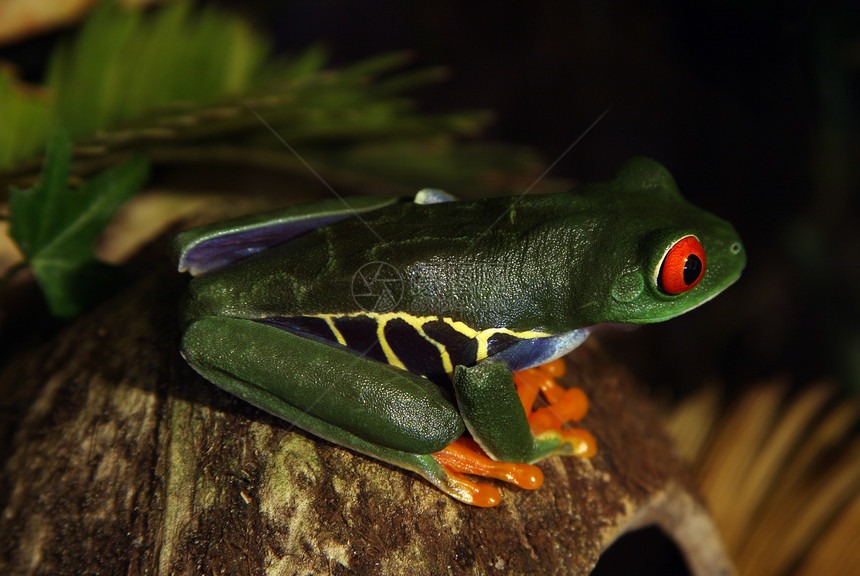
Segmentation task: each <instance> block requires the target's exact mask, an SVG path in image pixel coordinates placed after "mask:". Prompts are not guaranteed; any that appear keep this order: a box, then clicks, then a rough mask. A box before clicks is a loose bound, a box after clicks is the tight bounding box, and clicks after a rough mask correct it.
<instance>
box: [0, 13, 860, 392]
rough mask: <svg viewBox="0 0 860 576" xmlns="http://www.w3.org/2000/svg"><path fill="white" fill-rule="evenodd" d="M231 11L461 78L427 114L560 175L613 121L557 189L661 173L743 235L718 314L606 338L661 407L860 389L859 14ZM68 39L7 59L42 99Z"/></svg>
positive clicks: (290, 46) (301, 43) (265, 26)
mask: <svg viewBox="0 0 860 576" xmlns="http://www.w3.org/2000/svg"><path fill="white" fill-rule="evenodd" d="M213 3H217V4H220V5H224V6H227V7H228V8H229V9H231V10H233V11H237V12H240V13H242V14H244V15H245V16H246V17H247V18H248V19H249V20H250V21H251V22H253V23H254V24H255V25H256V26H257V27H258V28H260V29H261V30H263V31H264V32H266V33H267V34H269V35H270V36H271V37H272V38H273V39H274V41H275V47H276V50H277V51H278V52H280V53H296V52H299V51H301V50H303V49H304V48H306V47H308V46H309V45H311V44H314V43H319V42H322V43H323V44H324V45H326V46H327V47H328V48H329V50H330V53H331V56H332V61H333V63H334V64H335V65H337V64H347V63H352V62H355V61H357V60H359V59H362V58H365V57H368V56H372V55H376V54H379V53H381V52H386V51H392V50H409V51H410V52H411V53H412V54H413V55H414V59H415V66H416V67H420V66H428V65H439V64H444V65H446V66H448V67H449V69H450V79H449V81H448V82H446V83H443V84H441V85H438V86H433V87H430V88H427V89H425V90H422V91H420V92H419V93H417V94H415V96H416V97H417V98H418V99H419V100H420V101H421V105H422V106H423V107H424V108H425V109H427V110H457V109H474V108H481V109H490V110H493V111H494V112H495V115H496V122H495V124H494V126H493V127H492V128H491V129H490V130H489V131H488V133H487V134H486V135H485V136H486V137H487V138H490V139H496V140H503V141H507V142H512V143H518V144H527V145H531V146H533V147H535V148H536V149H537V150H539V151H540V153H541V154H542V156H543V157H544V158H545V159H546V165H547V166H549V164H550V163H552V162H553V161H554V160H556V159H557V158H558V157H559V155H560V154H561V153H562V152H563V151H564V150H565V149H566V148H567V147H568V146H569V145H570V144H571V143H572V142H573V141H574V140H576V138H577V137H579V136H580V135H581V133H582V132H583V130H585V129H586V128H587V127H588V126H589V125H590V124H591V123H592V122H593V121H594V120H595V119H596V118H598V117H599V116H600V115H601V114H602V113H603V112H604V111H605V110H607V109H608V108H610V111H609V113H608V114H607V115H606V116H605V118H604V119H603V120H602V121H601V122H599V123H598V125H597V126H596V127H595V128H594V129H593V130H592V131H591V132H590V133H589V134H587V135H586V136H585V137H584V138H583V140H582V141H581V142H580V143H579V144H578V145H577V146H576V147H575V148H574V149H573V150H572V151H571V152H570V153H569V154H567V155H566V156H564V157H563V158H562V159H561V160H560V161H559V163H558V165H557V166H556V167H555V169H554V170H553V173H552V174H553V175H555V176H565V177H572V178H574V179H576V180H580V181H581V180H593V179H604V178H606V177H608V176H609V175H611V173H612V172H613V170H614V169H615V168H617V167H618V166H619V165H620V163H621V162H622V161H623V160H624V159H626V158H628V157H630V156H633V155H646V156H651V157H653V158H655V159H657V160H659V161H660V162H662V163H664V164H665V165H666V166H667V167H668V168H669V169H670V170H671V171H672V173H673V174H674V175H675V177H676V179H677V180H678V182H679V184H680V186H681V189H682V191H683V192H684V194H685V196H686V197H687V198H688V199H690V200H691V201H693V202H694V203H696V204H698V205H699V206H701V207H703V208H705V209H707V210H709V211H712V212H714V213H716V214H718V215H720V216H722V217H723V218H725V219H727V220H729V221H731V222H732V223H734V224H735V225H736V227H737V228H738V230H739V232H740V233H741V236H742V238H743V239H744V241H745V244H746V248H747V251H748V257H749V262H748V265H747V270H746V272H745V274H744V276H743V277H742V279H741V281H740V282H739V283H738V284H737V285H736V286H734V287H732V288H731V289H729V290H728V291H727V292H726V293H725V294H723V295H721V296H720V297H719V298H717V299H716V300H715V301H713V302H711V303H708V305H707V306H704V307H702V308H700V309H698V310H695V311H693V312H691V313H689V314H687V315H685V316H683V317H681V318H678V319H676V320H673V321H671V322H668V323H665V324H660V325H655V326H649V327H646V328H643V329H639V330H637V331H634V332H632V333H621V334H610V333H605V334H603V335H602V336H601V338H602V339H603V341H604V342H605V344H606V346H607V348H608V349H609V350H610V352H611V353H612V354H615V355H617V357H618V358H619V360H621V361H623V362H625V363H626V364H628V365H629V366H630V368H631V369H632V370H633V371H635V372H636V373H637V374H638V375H639V376H640V377H641V378H642V379H643V380H645V381H646V382H648V383H649V384H651V385H653V386H654V387H655V389H664V390H673V391H684V390H687V389H689V388H690V387H693V386H696V385H699V384H701V382H702V381H703V380H706V379H707V378H709V377H712V376H717V377H718V378H719V379H721V380H722V381H724V382H726V383H727V385H729V386H743V385H746V384H748V383H750V382H751V381H753V380H756V379H760V378H769V377H773V376H780V375H783V376H788V377H789V378H790V379H791V380H792V381H793V382H794V383H795V384H796V385H804V384H806V383H809V382H810V381H811V380H814V379H818V378H822V377H825V378H835V379H838V380H839V381H840V382H841V383H842V384H844V385H846V386H847V387H849V388H853V389H854V390H855V391H860V238H858V237H860V226H858V223H860V216H858V214H860V207H858V194H857V191H858V182H860V170H858V166H860V154H858V151H859V150H860V147H858V125H860V124H858V109H857V103H858V97H860V78H858V70H860V28H858V24H860V7H858V4H852V3H848V2H836V1H833V0H831V1H824V2H811V1H808V2H776V1H765V2H752V3H750V2H740V1H734V2H732V1H729V2H714V1H710V2H708V1H705V2H683V1H680V0H675V1H671V0H664V1H657V2H634V1H632V0H609V1H603V0H589V1H582V2H569V3H562V2H549V1H538V2H530V3H516V2H510V1H501V2H489V1H485V0H477V1H472V2H452V1H450V0H448V1H445V0H443V1H437V2H413V3H407V2H399V1H395V0H374V1H365V2H336V1H333V0H300V1H292V2H275V1H261V0H257V1H242V2H240V1H239V0H232V1H230V0H221V1H220V2H213ZM55 38H56V35H49V36H48V37H42V38H37V39H34V40H31V41H28V42H25V43H23V44H20V45H17V46H13V47H9V48H5V49H4V50H2V51H0V58H6V59H10V60H13V61H15V62H16V63H17V64H19V65H20V67H21V69H22V72H23V74H24V76H25V78H28V79H31V80H34V81H38V78H39V73H40V68H39V67H40V63H41V62H43V61H44V59H45V57H46V55H47V53H48V51H49V49H50V46H51V44H52V42H53V41H54V40H55ZM537 176H538V174H535V177H537ZM427 185H428V186H432V185H433V183H431V182H428V183H427Z"/></svg>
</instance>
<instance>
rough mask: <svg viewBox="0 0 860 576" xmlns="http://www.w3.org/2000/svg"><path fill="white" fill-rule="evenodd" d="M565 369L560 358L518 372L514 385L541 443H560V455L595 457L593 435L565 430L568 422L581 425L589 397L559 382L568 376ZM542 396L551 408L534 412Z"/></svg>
mask: <svg viewBox="0 0 860 576" xmlns="http://www.w3.org/2000/svg"><path fill="white" fill-rule="evenodd" d="M565 370H566V366H565V364H564V360H562V359H561V358H559V359H557V360H553V361H552V362H548V363H546V364H543V365H542V366H538V367H536V368H529V369H527V370H521V371H519V372H514V384H515V385H516V387H517V394H518V395H519V397H520V401H521V402H522V403H523V408H525V411H526V415H528V419H529V427H530V428H531V430H532V433H533V434H534V435H535V437H536V440H537V441H538V442H541V441H542V440H544V439H546V440H550V442H553V443H555V442H557V443H558V447H557V448H555V450H554V453H556V454H565V455H573V456H579V457H580V458H591V457H592V456H594V455H595V454H596V453H597V442H596V441H595V439H594V436H593V435H592V434H591V432H589V431H587V430H584V429H582V428H568V429H564V428H562V427H563V426H564V424H566V423H568V422H579V421H580V420H582V419H583V418H584V417H585V414H586V413H587V412H588V397H587V396H586V395H585V392H583V391H582V389H581V388H564V387H563V386H560V385H559V384H558V383H557V382H556V378H561V377H562V376H564V373H565ZM538 393H540V394H541V395H542V396H543V398H544V400H546V402H547V404H548V405H547V406H544V407H542V408H538V409H537V410H533V409H532V408H533V406H534V402H535V400H536V399H537V395H538ZM559 436H560V439H559Z"/></svg>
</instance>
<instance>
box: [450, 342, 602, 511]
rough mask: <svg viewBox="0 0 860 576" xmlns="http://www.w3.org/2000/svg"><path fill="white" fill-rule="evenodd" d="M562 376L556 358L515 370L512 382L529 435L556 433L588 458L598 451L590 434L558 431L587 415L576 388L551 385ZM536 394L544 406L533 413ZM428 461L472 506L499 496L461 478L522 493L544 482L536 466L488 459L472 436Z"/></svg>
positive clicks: (486, 503)
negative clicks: (508, 486)
mask: <svg viewBox="0 0 860 576" xmlns="http://www.w3.org/2000/svg"><path fill="white" fill-rule="evenodd" d="M564 372H565V364H564V361H563V360H562V359H560V358H559V359H558V360H554V361H552V362H549V363H548V364H544V365H542V366H538V367H537V368H530V369H528V370H521V371H519V372H514V383H515V384H516V387H517V393H518V394H519V397H520V401H521V402H522V403H523V408H524V409H525V411H526V414H527V415H528V417H529V425H530V426H531V429H532V433H533V434H535V435H536V436H537V435H539V434H542V433H544V432H546V431H548V430H556V431H559V432H560V433H561V435H562V437H563V438H564V439H565V440H566V441H567V443H568V444H570V445H572V446H574V447H575V448H574V454H575V455H577V456H579V457H581V458H590V457H592V456H594V454H595V453H597V443H596V441H595V439H594V436H592V435H591V433H590V432H588V431H586V430H583V429H581V428H574V429H570V430H562V425H564V424H565V423H566V422H576V421H579V420H581V419H582V418H583V417H584V416H585V413H586V412H587V411H588V398H587V397H586V396H585V393H584V392H583V391H582V390H581V389H579V388H570V389H565V388H563V387H562V386H559V385H558V383H557V382H556V381H555V379H556V378H559V377H561V376H563V375H564ZM538 393H541V394H543V397H544V399H545V400H546V401H547V403H548V404H549V406H546V407H544V408H539V409H537V410H532V408H533V406H534V402H535V399H536V398H537V395H538ZM433 457H434V458H435V459H436V461H437V462H439V463H440V464H441V465H442V466H443V467H444V468H445V470H446V471H447V472H448V475H449V485H450V486H451V487H452V488H455V490H456V491H457V492H458V493H459V497H460V499H461V500H463V501H465V502H469V503H471V504H474V505H476V506H484V507H487V506H495V505H496V504H498V503H499V502H500V501H501V495H500V494H499V491H498V489H497V488H495V487H494V486H491V485H489V484H481V483H478V482H474V481H472V480H470V479H468V478H467V477H466V476H464V475H463V474H474V475H476V476H483V477H485V478H495V479H497V480H502V481H505V482H509V483H511V484H515V485H516V486H519V487H520V488H525V489H527V490H534V489H536V488H540V486H541V485H542V484H543V472H541V470H540V468H538V467H537V466H533V465H531V464H517V463H512V462H497V461H495V460H492V459H490V458H489V457H488V456H487V455H486V453H485V452H484V451H483V450H482V449H481V447H480V446H478V443H477V442H475V441H474V440H473V439H471V438H466V437H461V438H458V439H457V440H455V441H454V442H452V443H451V444H450V445H448V446H447V447H445V448H444V449H442V450H440V451H439V452H436V453H434V454H433Z"/></svg>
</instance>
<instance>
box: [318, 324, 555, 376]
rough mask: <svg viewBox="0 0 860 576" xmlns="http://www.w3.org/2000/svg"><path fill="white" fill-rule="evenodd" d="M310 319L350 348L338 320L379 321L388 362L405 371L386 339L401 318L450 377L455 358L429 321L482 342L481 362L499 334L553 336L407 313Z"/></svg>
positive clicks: (380, 340)
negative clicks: (428, 328)
mask: <svg viewBox="0 0 860 576" xmlns="http://www.w3.org/2000/svg"><path fill="white" fill-rule="evenodd" d="M308 316H309V317H313V318H322V319H323V320H325V321H326V324H327V325H328V327H329V328H330V329H331V331H332V332H333V333H334V335H335V337H336V338H337V341H338V343H340V344H341V345H344V346H345V345H346V340H345V339H344V337H343V335H342V334H341V333H340V331H339V330H338V329H337V328H335V325H334V321H335V320H336V319H338V318H357V317H365V318H370V319H372V320H374V321H375V322H376V337H377V339H378V340H379V343H380V345H381V346H382V351H383V352H384V353H385V358H386V359H387V360H388V363H389V364H391V365H392V366H397V367H398V368H404V369H405V366H404V364H403V362H402V361H401V360H400V358H398V357H397V355H396V354H395V353H394V350H392V349H391V346H390V345H389V344H388V341H387V340H386V338H385V325H386V324H388V322H390V321H391V320H394V319H395V318H399V319H400V320H403V321H404V322H406V323H407V324H409V325H410V326H411V327H412V328H414V329H415V331H416V332H418V334H420V335H421V337H422V338H424V339H425V340H427V341H428V342H430V343H431V344H433V345H434V346H436V348H437V349H438V350H439V353H440V355H441V357H442V364H443V367H444V369H445V371H446V372H447V373H448V374H451V373H453V371H454V367H453V366H452V364H451V357H450V355H449V354H448V350H447V349H446V348H445V346H443V345H442V344H441V343H440V342H437V341H436V340H434V339H433V338H430V337H429V336H427V334H426V333H425V332H424V324H426V323H427V322H433V321H435V320H442V321H443V322H445V323H446V324H447V325H448V326H450V327H451V328H453V329H454V330H456V331H457V332H459V333H460V334H463V335H464V336H466V337H467V338H469V339H474V340H476V341H477V343H478V350H477V356H476V361H478V362H480V361H481V360H484V359H485V358H486V357H487V349H488V347H489V340H490V338H492V337H493V336H495V335H496V334H509V335H511V336H513V337H515V338H520V339H523V340H528V339H531V338H544V337H546V336H550V334H548V333H546V332H541V331H538V330H525V331H522V332H517V331H516V330H510V329H508V328H487V329H486V330H475V329H474V328H472V327H470V326H469V325H468V324H466V323H464V322H461V321H459V320H454V319H453V318H444V317H439V316H413V315H412V314H406V313H405V312H385V313H375V312H351V313H348V314H308Z"/></svg>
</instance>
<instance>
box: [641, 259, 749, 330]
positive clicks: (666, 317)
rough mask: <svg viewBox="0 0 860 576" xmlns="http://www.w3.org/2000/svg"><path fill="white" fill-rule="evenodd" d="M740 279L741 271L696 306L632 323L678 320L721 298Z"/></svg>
mask: <svg viewBox="0 0 860 576" xmlns="http://www.w3.org/2000/svg"><path fill="white" fill-rule="evenodd" d="M740 277H741V272H740V270H739V271H738V273H737V275H735V276H734V277H733V278H731V279H729V280H728V281H727V282H726V283H725V284H723V285H722V286H719V287H717V289H715V290H714V291H713V293H711V294H710V295H708V296H706V297H705V298H703V299H702V300H699V301H698V302H696V303H695V304H692V305H691V306H689V307H686V308H682V309H681V310H678V311H675V312H671V313H669V314H665V315H662V316H649V317H647V318H641V319H637V320H634V321H632V322H631V323H632V324H656V323H657V322H664V321H666V320H671V319H672V318H676V317H678V316H681V315H682V314H686V313H687V312H689V311H690V310H695V309H696V308H698V307H699V306H702V305H703V304H707V303H708V302H710V301H711V300H713V299H714V298H716V297H717V296H719V295H720V294H722V293H723V291H724V290H725V289H726V288H728V287H729V286H731V285H732V284H734V283H735V282H737V281H738V279H739V278H740Z"/></svg>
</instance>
